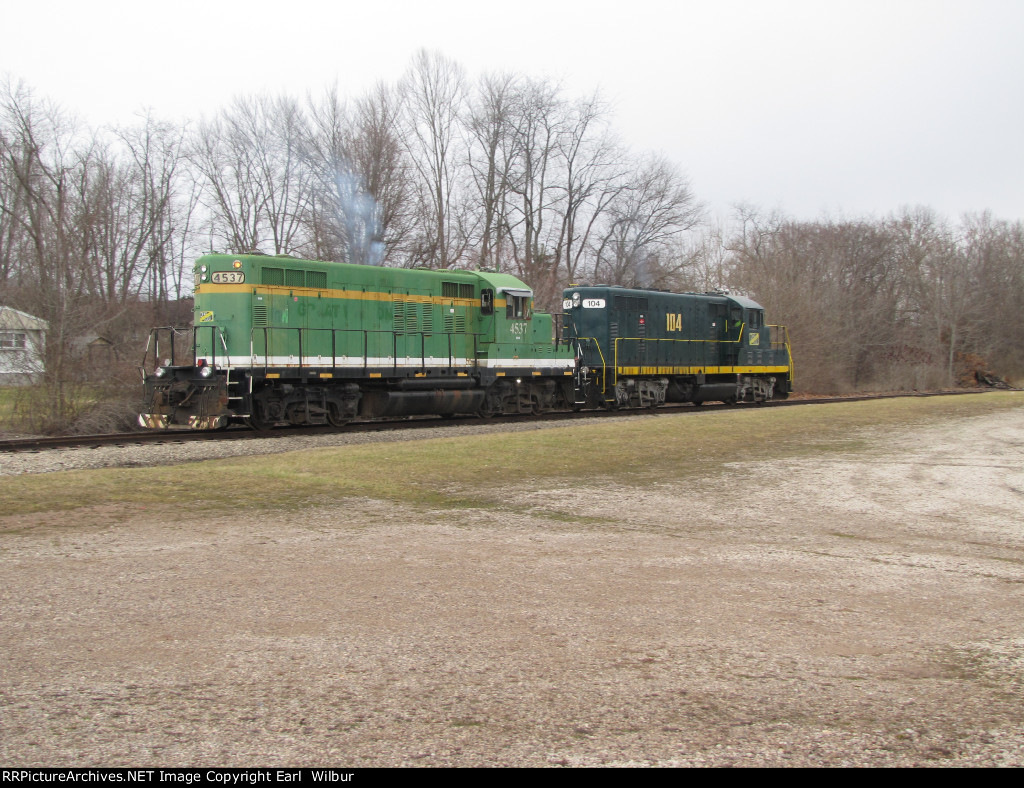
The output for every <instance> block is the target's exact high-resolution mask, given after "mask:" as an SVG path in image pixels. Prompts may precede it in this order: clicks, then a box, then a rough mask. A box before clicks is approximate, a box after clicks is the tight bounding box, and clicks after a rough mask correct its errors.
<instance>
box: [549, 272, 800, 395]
mask: <svg viewBox="0 0 1024 788" xmlns="http://www.w3.org/2000/svg"><path fill="white" fill-rule="evenodd" d="M562 309H563V312H564V313H565V333H566V336H567V338H568V339H569V340H570V341H572V342H574V343H575V345H576V347H577V356H578V359H577V362H578V369H577V379H576V389H577V391H576V395H577V399H576V404H577V406H578V407H595V406H605V407H609V406H610V407H654V406H657V405H661V404H663V403H665V402H693V403H696V404H702V403H704V402H707V401H710V400H719V401H722V402H726V403H733V402H763V401H765V400H769V399H783V398H785V397H787V396H788V395H789V393H790V392H791V391H792V387H793V360H792V356H791V355H790V349H789V341H788V338H787V335H786V330H785V328H784V327H782V326H771V325H767V324H766V323H765V317H764V309H763V308H762V307H761V306H760V305H759V304H757V303H755V302H754V301H751V300H750V299H747V298H740V297H737V296H731V295H726V294H717V293H705V294H698V293H681V294H680V293H668V292H662V291H656V290H633V289H628V288H623V287H609V286H599V287H570V288H568V289H567V290H565V291H564V293H563V301H562Z"/></svg>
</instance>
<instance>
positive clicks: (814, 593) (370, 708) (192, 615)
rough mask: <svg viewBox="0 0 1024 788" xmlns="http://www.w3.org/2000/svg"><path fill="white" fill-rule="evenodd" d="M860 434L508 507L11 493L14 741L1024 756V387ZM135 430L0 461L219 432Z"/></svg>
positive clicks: (60, 752)
mask: <svg viewBox="0 0 1024 788" xmlns="http://www.w3.org/2000/svg"><path fill="white" fill-rule="evenodd" d="M653 418H677V417H665V416H657V417H653ZM445 429H458V428H457V427H453V428H445ZM475 429H477V430H479V429H490V428H475ZM495 429H500V430H501V431H506V430H508V427H507V426H502V427H500V428H495ZM435 435H436V433H435ZM432 436H433V435H432ZM432 436H430V437H432ZM425 437H428V436H425V435H423V433H417V434H415V435H414V436H408V435H407V436H406V438H407V439H422V438H425ZM859 437H865V436H859ZM866 438H867V448H864V447H863V445H862V444H858V446H857V448H856V451H854V450H852V449H851V451H850V452H849V453H848V454H845V455H837V454H835V453H831V454H829V455H828V456H827V459H813V460H812V459H801V460H793V461H787V462H779V463H770V464H769V463H762V462H758V461H757V458H756V457H752V458H751V459H750V460H749V461H742V462H736V463H734V464H732V465H731V466H730V468H729V473H727V474H720V473H716V474H709V475H707V476H704V477H700V478H695V479H688V480H686V481H685V482H681V483H677V484H671V485H662V486H658V487H654V488H651V487H648V488H634V487H622V488H615V489H608V488H588V487H587V486H585V485H579V486H573V487H572V488H559V489H534V488H530V489H517V488H511V487H507V488H505V489H504V490H503V493H502V494H503V496H504V498H505V499H506V500H507V501H508V502H509V505H510V511H507V512H496V511H494V510H483V509H479V510H477V509H458V510H436V511H431V510H424V509H413V508H408V509H402V508H395V507H394V506H392V505H390V504H385V503H383V502H380V501H374V500H349V501H347V502H346V505H345V506H344V508H343V509H341V510H339V509H337V508H331V509H309V510H305V511H302V512H301V513H296V514H294V515H289V516H284V515H279V514H272V515H265V516H261V517H258V518H257V519H254V520H252V521H249V522H239V520H238V519H237V518H227V517H217V518H207V517H204V516H203V515H202V507H201V505H194V506H193V505H192V503H191V502H183V506H182V508H181V509H180V510H178V511H170V510H160V511H153V510H145V509H141V508H137V509H132V508H125V507H120V506H115V505H111V506H109V507H106V508H97V509H91V510H80V511H78V512H76V513H75V516H74V526H75V527H73V528H69V527H67V525H68V524H67V523H66V522H62V521H61V516H57V515H54V514H46V515H32V516H21V517H18V518H13V517H11V516H6V517H3V516H0V527H3V528H5V529H7V532H5V533H4V534H3V535H2V536H0V546H2V553H0V571H2V576H3V584H2V586H0V609H2V611H3V615H2V617H0V644H2V648H3V656H4V659H3V670H2V673H0V762H2V763H4V764H6V765H12V766H13V765H18V766H22V765H25V766H29V765H47V766H53V765H64V766H69V765H108V766H113V765H146V766H175V765H196V764H202V765H226V766H233V765H234V766H254V765H260V766H270V765H302V766H317V765H330V766H400V765H419V766H478V765H509V766H599V765H616V766H635V765H653V766H672V765H695V766H712V765H713V766H724V765H745V766H780V765H781V766H842V765H856V766H909V765H929V766H930V765H939V766H950V765H970V766H993V765H999V766H1017V767H1020V766H1024V725H1022V723H1024V525H1022V519H1024V518H1022V517H1021V514H1022V512H1024V408H1018V409H1015V410H1012V411H1008V412H1005V413H1001V414H999V415H998V416H984V417H974V418H969V419H959V420H954V421H950V422H947V423H945V424H944V425H942V426H934V427H929V428H918V429H906V430H903V431H899V432H893V431H891V430H887V431H884V432H883V431H881V430H878V431H877V432H874V433H871V432H869V433H867V434H866ZM351 439H352V436H347V437H343V436H331V437H322V438H320V437H318V438H302V439H297V440H300V441H305V442H307V443H309V442H312V441H317V442H326V441H333V442H338V441H342V440H351ZM356 439H358V440H364V439H369V440H379V439H380V438H379V437H377V436H358V438H356ZM389 439H403V438H402V437H401V436H397V437H393V438H389ZM263 443H266V444H267V446H268V447H269V450H272V451H280V450H283V449H284V448H293V447H294V446H290V445H286V444H285V443H283V442H281V441H275V440H270V441H251V442H244V443H243V444H242V447H244V449H243V448H240V447H239V445H238V444H231V448H223V449H219V450H218V451H232V452H234V451H236V450H245V451H260V450H261V449H260V446H259V444H263ZM300 445H304V444H300ZM851 446H852V444H851ZM262 450H268V449H267V447H264V448H263V449H262ZM117 451H120V450H115V449H97V450H78V451H76V452H62V453H61V456H60V458H59V459H58V460H55V459H54V456H53V455H45V454H39V455H14V456H13V457H12V456H7V457H0V462H2V463H3V464H2V467H0V473H25V472H28V473H38V472H43V471H47V470H55V469H57V468H56V467H54V466H53V465H52V463H54V462H59V463H60V466H59V467H65V468H66V467H77V466H79V465H81V466H84V467H96V466H103V465H111V464H150V463H154V462H170V461H182V460H184V459H185V458H186V455H185V454H183V452H188V453H195V452H201V453H202V456H204V457H208V456H210V453H211V448H210V447H209V446H208V445H204V446H202V447H196V446H195V445H188V446H186V445H182V446H178V447H172V448H171V449H168V450H167V451H168V452H171V451H173V452H177V453H176V454H173V455H171V454H157V453H154V452H156V451H157V450H154V449H153V448H152V447H144V448H137V449H135V450H123V451H122V453H121V454H114V452H117ZM132 451H136V452H140V454H138V455H134V454H132ZM159 451H163V450H159ZM47 456H49V459H48V460H47V459H45V458H46V457H47ZM33 463H35V464H33ZM47 463H51V465H47ZM197 503H198V502H197ZM511 508H514V511H512V510H511ZM12 529H14V530H13V532H12Z"/></svg>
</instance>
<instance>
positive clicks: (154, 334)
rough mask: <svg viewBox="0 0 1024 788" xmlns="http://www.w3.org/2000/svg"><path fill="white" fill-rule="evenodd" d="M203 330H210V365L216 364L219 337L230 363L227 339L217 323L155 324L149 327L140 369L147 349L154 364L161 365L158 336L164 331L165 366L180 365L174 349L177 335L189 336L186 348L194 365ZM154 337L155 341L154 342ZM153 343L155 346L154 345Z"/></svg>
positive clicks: (147, 354)
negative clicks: (166, 344) (167, 351)
mask: <svg viewBox="0 0 1024 788" xmlns="http://www.w3.org/2000/svg"><path fill="white" fill-rule="evenodd" d="M203 330H209V332H210V356H209V358H210V365H211V366H216V364H217V339H218V338H219V339H220V343H221V347H223V348H224V357H225V358H226V359H227V360H228V362H227V365H228V366H230V365H231V357H230V356H229V355H228V346H227V340H226V339H225V337H224V331H223V327H222V326H217V325H201V326H188V327H176V326H157V327H155V328H152V329H150V332H149V339H148V340H147V341H146V349H145V351H144V353H143V356H142V369H143V370H144V369H145V367H146V361H147V360H148V358H149V351H150V349H151V348H152V350H153V361H154V364H155V366H157V367H159V366H161V362H160V337H161V335H162V334H164V333H166V334H167V335H168V336H169V340H170V341H169V344H170V356H168V358H167V365H166V366H171V367H175V366H180V365H179V364H178V361H179V359H178V353H177V351H176V348H177V344H178V343H177V342H175V339H176V338H177V337H178V336H184V335H188V336H190V337H191V341H190V342H189V345H188V350H190V351H191V355H192V358H191V361H192V364H193V365H195V363H196V359H197V358H198V354H199V337H200V332H201V331H203ZM154 339H155V343H154ZM154 344H155V347H154Z"/></svg>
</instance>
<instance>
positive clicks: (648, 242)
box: [594, 157, 704, 287]
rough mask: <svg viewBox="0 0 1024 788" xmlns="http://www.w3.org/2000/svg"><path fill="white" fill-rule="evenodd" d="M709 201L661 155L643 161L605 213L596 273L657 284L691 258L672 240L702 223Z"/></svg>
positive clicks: (625, 281)
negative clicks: (681, 256)
mask: <svg viewBox="0 0 1024 788" xmlns="http://www.w3.org/2000/svg"><path fill="white" fill-rule="evenodd" d="M703 214H704V206H703V205H702V204H701V203H700V202H698V200H697V199H696V197H695V196H694V194H693V192H692V190H691V189H690V185H689V183H688V181H687V180H686V178H685V177H683V175H682V173H681V172H680V171H679V170H678V168H677V167H675V165H673V164H671V163H670V162H668V161H667V160H665V159H663V158H659V157H649V158H647V159H646V160H644V161H641V162H639V163H638V164H637V166H636V169H635V171H634V173H633V174H631V175H630V176H629V178H628V180H626V181H625V183H624V185H623V188H622V189H621V190H620V191H619V192H618V193H617V194H616V195H615V199H614V200H613V201H612V202H611V203H610V204H609V205H608V208H607V210H606V211H605V212H604V219H603V225H604V226H603V228H602V232H601V234H600V235H599V236H598V237H597V238H596V239H595V244H594V247H595V248H594V258H595V262H594V265H595V276H596V277H597V278H598V279H600V280H602V281H604V282H607V283H609V284H621V285H628V286H633V287H656V286H659V285H662V284H664V281H663V280H664V279H666V278H667V277H668V276H669V275H670V274H671V273H673V272H674V271H675V270H676V269H678V268H681V267H682V266H683V265H685V262H679V263H674V262H672V261H671V258H672V242H673V241H674V240H675V239H677V238H678V237H679V236H680V235H681V234H683V233H686V232H688V231H690V230H692V229H694V228H696V227H697V226H698V225H699V224H700V222H701V220H702V218H703Z"/></svg>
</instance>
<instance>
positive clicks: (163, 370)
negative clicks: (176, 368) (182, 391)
mask: <svg viewBox="0 0 1024 788" xmlns="http://www.w3.org/2000/svg"><path fill="white" fill-rule="evenodd" d="M166 374H167V367H157V368H156V369H155V370H153V377H155V378H162V377H163V376H164V375H166Z"/></svg>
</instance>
